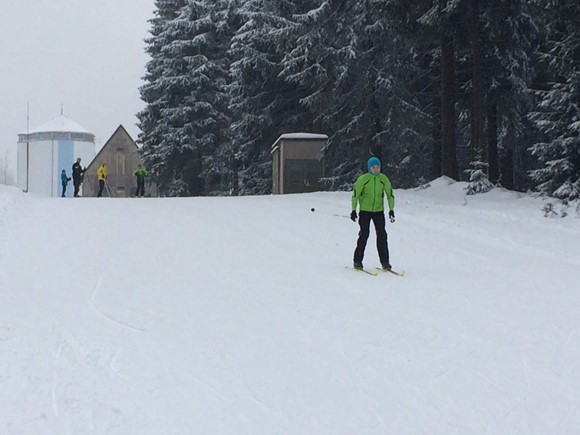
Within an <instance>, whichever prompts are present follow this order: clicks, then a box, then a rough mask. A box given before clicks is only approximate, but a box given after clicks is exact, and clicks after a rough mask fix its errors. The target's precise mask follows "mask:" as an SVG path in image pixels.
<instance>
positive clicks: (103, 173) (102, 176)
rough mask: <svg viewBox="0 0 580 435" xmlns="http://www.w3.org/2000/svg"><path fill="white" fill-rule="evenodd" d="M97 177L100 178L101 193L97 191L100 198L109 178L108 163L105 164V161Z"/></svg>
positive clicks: (98, 170)
mask: <svg viewBox="0 0 580 435" xmlns="http://www.w3.org/2000/svg"><path fill="white" fill-rule="evenodd" d="M97 179H98V180H99V193H97V198H100V197H101V195H102V194H103V189H104V188H105V181H106V180H107V165H105V162H101V166H99V168H98V169H97Z"/></svg>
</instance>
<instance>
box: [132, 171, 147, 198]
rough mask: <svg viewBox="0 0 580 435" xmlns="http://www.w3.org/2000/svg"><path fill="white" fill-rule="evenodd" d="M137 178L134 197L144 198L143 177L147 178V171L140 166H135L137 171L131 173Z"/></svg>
mask: <svg viewBox="0 0 580 435" xmlns="http://www.w3.org/2000/svg"><path fill="white" fill-rule="evenodd" d="M133 175H135V177H137V190H136V191H135V197H137V198H139V196H141V197H143V196H145V177H146V176H147V171H146V170H145V168H144V167H143V166H141V165H139V166H137V169H136V170H135V172H134V173H133Z"/></svg>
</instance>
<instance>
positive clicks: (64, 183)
mask: <svg viewBox="0 0 580 435" xmlns="http://www.w3.org/2000/svg"><path fill="white" fill-rule="evenodd" d="M60 181H61V183H62V195H61V196H62V197H63V198H64V197H65V196H66V186H67V185H68V182H69V181H70V177H67V175H66V171H65V170H64V169H63V170H62V172H61V173H60Z"/></svg>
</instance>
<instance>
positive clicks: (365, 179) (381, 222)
mask: <svg viewBox="0 0 580 435" xmlns="http://www.w3.org/2000/svg"><path fill="white" fill-rule="evenodd" d="M367 168H368V172H367V173H366V174H364V175H361V176H360V177H358V179H357V180H356V182H355V183H354V189H353V192H352V212H351V214H350V218H351V219H352V221H353V222H356V219H357V217H358V218H359V221H358V223H359V226H360V231H359V233H358V240H357V242H356V249H355V251H354V268H355V269H362V268H363V264H362V261H363V257H364V253H365V247H366V245H367V240H368V238H369V227H370V223H371V220H372V221H373V224H374V225H375V233H376V235H377V250H378V251H379V259H380V261H381V266H382V267H383V269H385V270H390V269H391V263H390V262H389V245H388V241H387V231H386V229H385V213H384V197H385V194H386V195H387V201H388V204H389V218H390V219H391V222H394V221H395V197H394V196H393V187H392V186H391V181H390V180H389V179H388V178H387V176H386V175H385V174H382V173H381V161H380V160H379V159H378V158H376V157H371V158H370V159H369V160H368V162H367ZM359 203H360V216H357V214H356V207H357V204H359Z"/></svg>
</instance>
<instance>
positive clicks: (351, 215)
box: [350, 210, 358, 222]
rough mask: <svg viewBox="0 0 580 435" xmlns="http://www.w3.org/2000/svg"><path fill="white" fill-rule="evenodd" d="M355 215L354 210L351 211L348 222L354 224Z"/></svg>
mask: <svg viewBox="0 0 580 435" xmlns="http://www.w3.org/2000/svg"><path fill="white" fill-rule="evenodd" d="M357 217H358V216H357V214H356V210H353V211H351V212H350V220H351V221H353V222H356V218H357Z"/></svg>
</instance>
